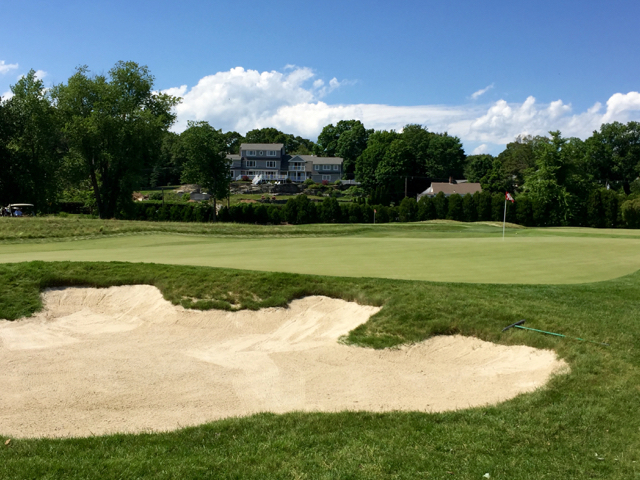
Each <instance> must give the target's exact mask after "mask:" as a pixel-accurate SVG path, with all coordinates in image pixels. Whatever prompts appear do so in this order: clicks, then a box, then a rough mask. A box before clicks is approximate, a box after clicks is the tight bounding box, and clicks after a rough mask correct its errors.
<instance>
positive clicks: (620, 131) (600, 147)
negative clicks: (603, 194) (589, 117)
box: [586, 122, 640, 195]
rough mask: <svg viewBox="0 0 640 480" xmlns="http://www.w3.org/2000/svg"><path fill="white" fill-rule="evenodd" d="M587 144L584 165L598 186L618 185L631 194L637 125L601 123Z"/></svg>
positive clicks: (638, 145)
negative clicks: (585, 162)
mask: <svg viewBox="0 0 640 480" xmlns="http://www.w3.org/2000/svg"><path fill="white" fill-rule="evenodd" d="M586 143H587V165H588V167H589V170H590V172H591V173H592V174H593V176H594V178H595V179H596V181H597V182H598V183H599V184H600V185H601V186H605V187H606V186H607V185H611V186H614V187H616V184H620V185H621V186H622V188H623V190H624V192H625V193H626V194H627V195H628V194H629V193H631V187H630V185H631V182H633V181H634V180H635V179H636V178H637V177H638V175H639V174H640V122H629V123H627V124H626V125H625V124H622V123H620V122H613V123H605V124H604V125H602V126H601V127H600V131H595V132H593V135H592V136H591V137H589V138H588V139H587V141H586Z"/></svg>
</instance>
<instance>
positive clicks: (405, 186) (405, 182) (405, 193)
mask: <svg viewBox="0 0 640 480" xmlns="http://www.w3.org/2000/svg"><path fill="white" fill-rule="evenodd" d="M404 198H407V177H404Z"/></svg>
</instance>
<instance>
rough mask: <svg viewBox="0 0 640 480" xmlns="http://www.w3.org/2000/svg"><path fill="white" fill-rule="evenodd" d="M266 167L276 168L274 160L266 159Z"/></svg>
mask: <svg viewBox="0 0 640 480" xmlns="http://www.w3.org/2000/svg"><path fill="white" fill-rule="evenodd" d="M267 168H276V162H275V160H267Z"/></svg>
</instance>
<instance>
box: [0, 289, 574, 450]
mask: <svg viewBox="0 0 640 480" xmlns="http://www.w3.org/2000/svg"><path fill="white" fill-rule="evenodd" d="M43 301H44V305H45V308H44V310H43V311H42V312H41V313H39V314H38V315H36V316H34V317H31V318H28V319H22V320H19V321H16V322H8V321H0V366H1V367H0V385H1V388H0V432H1V433H2V434H5V435H12V436H17V437H33V436H48V437H58V436H87V435H92V434H96V435H97V434H104V433H110V432H140V431H147V430H170V429H175V428H179V427H181V426H187V425H194V424H200V423H204V422H206V421H210V420H214V419H219V418H223V417H229V416H235V415H247V414H251V413H254V412H261V411H269V412H278V413H280V412H289V411H294V410H304V411H328V412H330V411H337V410H345V409H350V410H369V411H377V412H382V411H390V410H420V411H442V410H452V409H460V408H466V407H473V406H479V405H484V404H490V403H496V402H500V401H503V400H506V399H509V398H512V397H514V396H516V395H518V394H519V393H522V392H528V391H531V390H534V389H535V388H537V387H539V386H541V385H543V384H544V383H545V382H546V381H547V380H548V378H549V376H550V375H551V374H552V373H554V372H557V371H559V370H560V369H563V368H565V367H566V365H565V363H564V362H562V361H559V360H558V359H557V358H556V356H555V354H554V353H553V352H551V351H546V350H536V349H534V348H529V347H524V346H517V347H506V346H500V345H495V344H491V343H487V342H483V341H481V340H478V339H474V338H465V337H461V336H454V337H437V338H433V339H430V340H428V341H426V342H422V343H419V344H416V345H412V346H406V347H403V348H399V349H390V350H383V351H380V350H377V351H376V350H371V349H366V348H359V347H353V346H347V345H342V344H340V343H338V341H337V340H338V339H339V337H340V336H342V335H345V334H347V333H348V332H349V331H350V330H352V329H353V328H355V327H356V326H358V325H360V324H361V323H364V322H366V321H367V319H368V318H369V316H371V315H372V314H374V313H376V312H377V311H378V308H375V307H368V306H361V305H358V304H355V303H350V302H345V301H343V300H335V299H330V298H326V297H307V298H304V299H302V300H296V301H294V302H292V303H291V305H290V307H289V308H269V309H264V310H261V311H258V312H251V311H239V312H222V311H209V312H200V311H192V310H185V309H183V308H181V307H175V306H173V305H172V304H171V303H169V302H167V301H166V300H164V299H163V298H162V294H161V293H160V292H159V291H158V289H156V288H155V287H151V286H147V285H137V286H127V287H112V288H108V289H94V288H66V289H54V290H48V291H46V292H45V293H44V294H43Z"/></svg>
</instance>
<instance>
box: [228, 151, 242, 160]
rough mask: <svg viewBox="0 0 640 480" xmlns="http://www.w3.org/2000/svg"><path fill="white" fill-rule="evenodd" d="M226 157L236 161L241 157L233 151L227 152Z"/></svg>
mask: <svg viewBox="0 0 640 480" xmlns="http://www.w3.org/2000/svg"><path fill="white" fill-rule="evenodd" d="M227 158H228V159H229V160H236V161H237V160H240V158H241V157H240V155H238V154H235V153H229V154H227Z"/></svg>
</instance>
